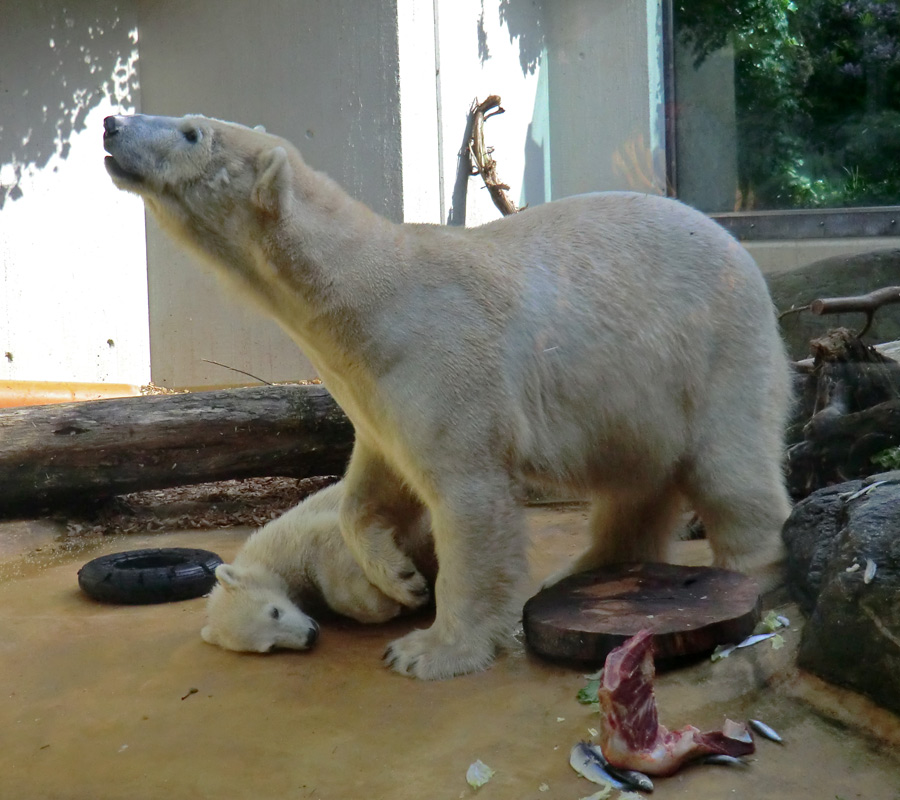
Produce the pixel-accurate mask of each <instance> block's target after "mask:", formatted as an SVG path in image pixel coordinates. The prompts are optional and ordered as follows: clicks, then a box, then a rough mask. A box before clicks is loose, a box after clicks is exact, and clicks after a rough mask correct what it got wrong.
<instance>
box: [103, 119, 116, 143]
mask: <svg viewBox="0 0 900 800" xmlns="http://www.w3.org/2000/svg"><path fill="white" fill-rule="evenodd" d="M118 132H119V123H118V122H117V120H116V118H115V117H106V119H104V120H103V138H104V139H106V138H108V137H110V136H115V135H116V134H117V133H118Z"/></svg>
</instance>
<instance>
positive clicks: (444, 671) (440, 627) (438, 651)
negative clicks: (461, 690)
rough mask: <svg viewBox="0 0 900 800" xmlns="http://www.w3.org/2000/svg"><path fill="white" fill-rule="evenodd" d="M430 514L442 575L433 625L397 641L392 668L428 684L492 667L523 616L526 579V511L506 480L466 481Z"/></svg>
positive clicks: (388, 657)
mask: <svg viewBox="0 0 900 800" xmlns="http://www.w3.org/2000/svg"><path fill="white" fill-rule="evenodd" d="M442 488H443V489H444V492H445V493H444V494H443V495H442V496H441V497H440V500H439V502H438V503H436V504H435V506H432V507H431V513H432V527H433V530H434V540H435V549H436V551H437V558H438V576H437V581H436V584H435V599H436V601H437V610H436V616H435V621H434V624H433V625H432V626H431V627H430V628H428V629H427V630H416V631H413V632H412V633H409V634H407V635H406V636H404V637H402V638H400V639H397V640H396V641H394V642H392V643H391V644H390V645H389V647H388V649H387V652H386V653H385V661H386V662H387V663H388V665H389V666H391V667H392V668H393V669H394V670H396V671H397V672H399V673H401V674H403V675H411V676H414V677H417V678H422V679H425V680H436V679H440V678H450V677H453V676H454V675H462V674H464V673H467V672H476V671H478V670H482V669H486V668H487V667H488V666H490V664H491V662H492V661H493V659H494V656H495V655H496V653H497V650H498V649H500V648H502V647H504V646H505V645H507V644H508V642H509V641H510V639H511V636H512V633H513V631H514V628H515V625H516V623H517V622H518V619H519V617H520V615H521V608H522V606H521V601H522V596H521V588H522V585H523V579H524V578H525V576H526V575H527V562H526V558H525V533H524V526H523V520H522V511H521V507H520V505H519V504H518V503H517V502H516V501H515V500H514V498H513V496H512V493H511V492H510V491H509V488H508V479H507V478H506V476H505V475H504V476H502V477H499V478H495V479H491V477H490V476H487V477H482V476H477V475H472V476H467V477H466V478H465V479H464V480H461V481H457V482H455V485H454V486H453V487H451V491H449V492H447V488H448V487H447V486H444V487H442Z"/></svg>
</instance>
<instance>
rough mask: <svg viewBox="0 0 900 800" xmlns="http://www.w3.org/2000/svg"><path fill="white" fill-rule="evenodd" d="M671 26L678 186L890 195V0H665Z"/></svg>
mask: <svg viewBox="0 0 900 800" xmlns="http://www.w3.org/2000/svg"><path fill="white" fill-rule="evenodd" d="M673 29H674V35H673V39H674V42H673V65H674V70H675V103H674V107H673V113H674V123H675V137H676V143H675V158H676V164H675V176H676V182H677V192H678V195H679V197H681V198H682V199H683V200H685V201H686V202H688V203H691V204H693V205H696V206H697V207H699V208H701V209H702V210H704V211H707V212H717V211H718V212H721V211H752V210H769V209H795V208H847V207H860V206H882V205H896V204H898V203H900V2H896V1H895V0H690V1H688V0H675V2H674V4H673Z"/></svg>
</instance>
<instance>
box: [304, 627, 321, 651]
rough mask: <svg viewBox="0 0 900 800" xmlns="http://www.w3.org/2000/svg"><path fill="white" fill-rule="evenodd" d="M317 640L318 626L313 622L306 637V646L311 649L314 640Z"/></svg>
mask: <svg viewBox="0 0 900 800" xmlns="http://www.w3.org/2000/svg"><path fill="white" fill-rule="evenodd" d="M318 638H319V626H318V625H317V624H316V623H315V622H313V624H312V628H311V629H310V631H309V634H308V635H307V637H306V646H307V647H312V646H313V645H314V644H315V643H316V640H317V639H318Z"/></svg>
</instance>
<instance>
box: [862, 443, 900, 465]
mask: <svg viewBox="0 0 900 800" xmlns="http://www.w3.org/2000/svg"><path fill="white" fill-rule="evenodd" d="M869 461H871V462H872V463H873V464H876V465H877V466H879V467H883V468H884V469H888V470H890V469H900V447H889V448H888V449H887V450H882V451H881V452H880V453H876V454H875V455H874V456H872V457H871V458H870V459H869Z"/></svg>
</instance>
